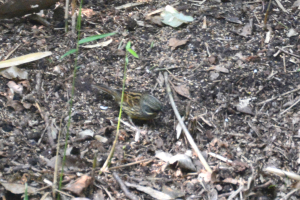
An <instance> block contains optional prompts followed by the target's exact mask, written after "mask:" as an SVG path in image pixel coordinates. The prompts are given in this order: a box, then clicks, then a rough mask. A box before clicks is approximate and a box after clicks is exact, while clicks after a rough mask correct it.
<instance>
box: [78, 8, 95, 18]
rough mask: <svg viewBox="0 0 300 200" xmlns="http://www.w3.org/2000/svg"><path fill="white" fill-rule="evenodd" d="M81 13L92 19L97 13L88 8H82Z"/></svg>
mask: <svg viewBox="0 0 300 200" xmlns="http://www.w3.org/2000/svg"><path fill="white" fill-rule="evenodd" d="M81 13H82V14H83V15H85V16H86V17H87V18H91V17H92V16H93V15H95V12H94V10H93V9H88V8H82V11H81Z"/></svg>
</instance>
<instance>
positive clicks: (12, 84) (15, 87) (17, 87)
mask: <svg viewBox="0 0 300 200" xmlns="http://www.w3.org/2000/svg"><path fill="white" fill-rule="evenodd" d="M7 86H8V87H9V88H10V89H11V90H13V91H14V92H15V93H18V94H22V92H23V87H22V85H18V84H16V83H15V82H14V81H9V82H8V83H7Z"/></svg>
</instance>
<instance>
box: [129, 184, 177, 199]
mask: <svg viewBox="0 0 300 200" xmlns="http://www.w3.org/2000/svg"><path fill="white" fill-rule="evenodd" d="M125 185H126V186H128V187H134V188H135V189H137V190H139V191H142V192H145V193H146V194H149V195H150V196H151V197H153V198H154V199H173V197H171V196H170V195H168V194H165V193H163V192H160V191H157V190H154V189H152V188H150V187H144V186H140V185H136V184H131V183H128V182H125Z"/></svg>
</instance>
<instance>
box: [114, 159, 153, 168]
mask: <svg viewBox="0 0 300 200" xmlns="http://www.w3.org/2000/svg"><path fill="white" fill-rule="evenodd" d="M153 160H154V158H151V159H144V160H139V161H136V162H132V163H128V164H125V165H119V166H115V167H110V168H108V170H112V169H119V168H123V167H129V166H132V165H136V164H139V163H143V162H151V161H153Z"/></svg>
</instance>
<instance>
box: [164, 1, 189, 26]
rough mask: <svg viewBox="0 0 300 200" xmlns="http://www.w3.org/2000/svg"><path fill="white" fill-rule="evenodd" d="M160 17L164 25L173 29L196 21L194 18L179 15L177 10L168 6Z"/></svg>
mask: <svg viewBox="0 0 300 200" xmlns="http://www.w3.org/2000/svg"><path fill="white" fill-rule="evenodd" d="M160 16H161V17H162V18H163V20H162V23H164V24H167V25H169V26H172V27H178V26H180V25H181V24H183V23H188V22H192V21H194V18H193V17H191V16H186V15H184V14H183V13H179V12H178V11H177V10H176V9H175V8H173V7H172V6H169V5H167V6H166V8H165V10H164V11H163V12H162V13H161V14H160Z"/></svg>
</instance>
